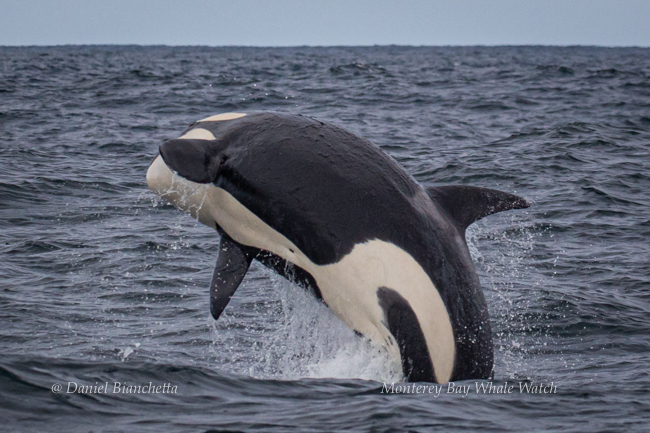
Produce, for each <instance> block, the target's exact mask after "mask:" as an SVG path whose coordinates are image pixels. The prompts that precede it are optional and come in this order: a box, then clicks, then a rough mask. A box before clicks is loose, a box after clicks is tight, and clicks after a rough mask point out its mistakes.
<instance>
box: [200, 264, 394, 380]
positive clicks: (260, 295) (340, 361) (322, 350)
mask: <svg viewBox="0 0 650 433" xmlns="http://www.w3.org/2000/svg"><path fill="white" fill-rule="evenodd" d="M256 268H257V269H254V272H253V273H254V274H255V275H254V276H253V278H252V279H251V280H249V279H248V277H247V281H245V282H244V285H245V286H246V287H242V288H240V291H241V292H249V293H248V294H247V295H246V296H247V297H250V298H251V299H257V301H250V302H248V303H247V304H244V305H242V306H241V310H240V311H232V310H231V313H230V314H224V316H222V317H221V318H220V319H219V322H217V324H216V325H215V333H214V344H213V351H215V352H219V355H218V356H217V358H222V360H224V361H226V360H227V363H225V364H222V366H223V367H224V368H225V369H227V370H230V371H231V372H234V373H237V374H244V375H249V376H252V377H256V378H260V379H279V380H297V379H300V378H328V377H332V378H339V379H352V378H358V379H365V380H376V381H397V380H402V379H403V377H402V369H401V365H400V363H399V360H396V359H391V358H390V357H389V356H388V354H387V352H386V351H385V350H384V349H383V348H382V347H380V346H377V345H375V344H372V343H370V342H369V341H368V340H364V339H363V338H360V337H358V336H357V335H355V334H354V333H353V332H352V331H351V330H350V329H349V328H348V327H347V326H345V325H344V324H343V323H342V322H341V321H340V320H339V319H338V318H337V317H336V316H335V315H334V314H333V313H332V311H331V310H330V309H328V308H327V307H326V306H325V305H324V304H322V303H321V302H318V301H317V300H316V299H315V298H314V297H313V295H311V294H309V293H308V292H306V291H305V290H304V289H302V288H300V287H297V286H295V285H293V284H291V283H289V282H288V281H287V280H285V279H283V278H282V277H280V276H278V275H275V274H273V273H272V272H271V271H268V270H266V269H261V266H258V267H256ZM242 289H243V290H242ZM242 310H243V311H242ZM241 327H243V328H244V332H241V329H238V328H241ZM235 329H238V331H237V337H236V340H235V339H234V336H233V335H228V334H229V333H231V332H232V331H233V330H235ZM233 340H234V341H233Z"/></svg>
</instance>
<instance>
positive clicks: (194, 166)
mask: <svg viewBox="0 0 650 433" xmlns="http://www.w3.org/2000/svg"><path fill="white" fill-rule="evenodd" d="M244 116H246V114H244V113H225V114H219V115H216V116H211V117H208V118H206V119H202V120H199V121H198V122H195V123H193V124H192V125H191V126H190V127H189V128H188V129H187V130H186V131H185V132H184V133H183V134H182V135H181V136H180V137H178V138H176V139H172V140H167V141H165V142H164V143H163V144H162V145H161V146H160V154H159V155H158V156H157V157H156V158H155V159H154V161H153V162H152V163H151V166H150V167H149V169H148V170H147V184H148V185H149V188H150V189H151V190H152V191H153V192H154V193H155V194H156V195H158V196H160V197H161V198H163V199H165V200H166V201H168V202H170V203H171V204H172V205H174V206H175V207H176V208H178V209H180V210H183V211H186V212H189V213H190V214H191V215H192V217H194V218H196V219H198V220H199V221H200V222H202V223H203V224H206V225H207V226H210V227H214V220H213V219H212V217H211V216H210V215H209V213H208V212H207V210H206V206H204V205H205V200H206V196H207V194H208V192H209V189H210V186H211V185H212V183H213V182H214V181H215V180H216V178H217V177H218V175H219V169H220V167H221V165H222V164H223V163H224V162H225V155H224V154H223V151H224V150H225V148H226V147H227V143H224V142H220V141H218V140H217V139H216V138H215V136H214V134H213V133H212V132H211V131H210V126H211V125H214V122H222V121H226V120H233V119H238V118H240V117H244Z"/></svg>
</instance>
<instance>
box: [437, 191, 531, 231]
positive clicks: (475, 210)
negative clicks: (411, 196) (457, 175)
mask: <svg viewBox="0 0 650 433" xmlns="http://www.w3.org/2000/svg"><path fill="white" fill-rule="evenodd" d="M427 194H429V197H431V199H432V200H433V201H434V202H435V203H437V204H438V205H439V206H440V207H441V208H443V209H444V210H445V211H446V212H447V214H448V215H449V216H450V217H451V219H452V220H453V221H454V223H455V225H456V227H457V228H458V230H459V232H460V233H461V234H462V235H463V237H465V229H467V227H468V226H469V225H470V224H472V223H473V222H475V221H478V220H480V219H481V218H483V217H486V216H488V215H492V214H494V213H497V212H501V211H504V210H511V209H525V208H527V207H529V206H530V204H529V203H528V202H527V201H526V200H524V199H523V198H521V197H518V196H516V195H514V194H508V193H507V192H501V191H497V190H495V189H489V188H479V187H475V186H464V185H448V186H437V187H431V188H427Z"/></svg>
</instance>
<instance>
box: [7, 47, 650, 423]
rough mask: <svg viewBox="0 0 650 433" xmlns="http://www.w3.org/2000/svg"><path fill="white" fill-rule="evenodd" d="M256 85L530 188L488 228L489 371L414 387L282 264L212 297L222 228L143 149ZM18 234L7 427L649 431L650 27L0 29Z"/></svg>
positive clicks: (464, 169) (271, 99)
mask: <svg viewBox="0 0 650 433" xmlns="http://www.w3.org/2000/svg"><path fill="white" fill-rule="evenodd" d="M256 110H272V111H278V112H284V113H302V114H305V115H309V116H314V117H316V118H318V119H321V120H325V121H329V122H332V123H335V124H337V125H339V126H342V127H344V128H347V129H349V130H351V131H353V132H354V133H357V134H359V135H361V136H363V137H365V138H367V139H369V140H370V141H372V142H374V143H376V144H377V145H379V146H380V147H381V148H382V149H383V150H384V151H385V152H386V153H388V154H389V155H391V156H392V157H393V158H395V159H396V160H397V161H398V162H399V163H400V164H401V165H402V166H403V167H404V168H405V169H406V171H407V172H408V173H410V174H411V175H413V176H414V177H415V178H416V179H417V180H418V181H419V182H420V183H421V184H423V185H425V186H433V185H446V184H462V185H474V186H482V187H489V188H496V189H500V190H503V191H508V192H513V193H516V194H518V195H521V196H523V197H525V198H526V199H528V200H529V201H530V202H532V204H533V205H532V206H531V207H530V208H529V209H526V210H521V211H512V212H504V213H501V214H498V215H494V216H491V217H488V218H485V219H483V220H481V221H479V222H478V223H477V224H475V225H473V226H471V229H470V230H469V232H468V243H469V245H470V250H471V252H472V255H473V258H474V261H475V263H476V266H477V272H478V274H479V277H480V279H481V283H482V286H483V290H484V292H485V295H486V298H487V301H488V305H489V309H490V314H491V320H492V328H493V332H494V340H495V357H496V359H495V378H494V380H493V381H491V382H492V383H491V384H492V386H493V388H491V389H492V391H491V392H486V391H485V388H481V386H484V387H487V386H489V385H490V383H489V382H490V381H478V382H477V381H466V382H462V383H456V384H455V388H453V389H451V390H450V388H449V387H448V386H445V387H443V388H442V389H439V390H438V391H436V390H435V389H434V390H433V392H431V393H429V391H428V390H429V389H428V388H427V392H420V393H417V392H416V393H413V392H410V391H409V390H407V389H405V388H400V387H401V386H402V385H404V384H402V383H401V380H402V377H401V372H400V371H399V369H395V368H394V363H392V362H391V360H389V359H386V357H385V355H384V354H383V352H382V351H380V350H378V349H377V348H376V347H373V346H371V345H370V344H369V343H367V342H366V341H364V340H362V339H360V338H357V337H356V336H355V335H354V334H353V332H352V331H350V330H349V329H348V328H346V327H345V326H344V325H343V324H342V323H341V322H340V321H339V320H338V319H337V318H336V317H335V316H334V315H333V314H332V313H331V312H330V311H329V310H328V309H327V308H326V307H325V306H324V305H322V304H320V303H318V301H316V300H315V299H314V298H312V297H311V296H309V295H308V294H307V293H305V292H304V290H302V289H301V288H299V287H297V286H293V285H291V284H289V283H287V282H286V281H284V280H283V279H281V278H280V277H278V276H276V275H274V274H273V273H272V272H271V271H269V270H267V269H265V268H263V267H262V266H260V265H258V264H254V265H253V267H252V269H251V271H250V272H249V274H248V275H247V277H246V279H245V280H244V284H243V287H241V288H240V289H239V290H238V291H237V293H236V295H235V297H234V298H233V299H232V301H231V302H230V304H229V305H228V307H227V309H226V310H225V312H224V314H223V316H222V317H221V318H220V319H219V321H217V322H215V321H214V320H213V319H212V318H211V316H210V312H209V299H208V288H209V283H210V279H211V276H212V271H213V268H214V264H215V261H216V258H217V246H218V242H219V239H218V235H217V234H216V233H215V232H214V231H211V230H210V229H209V228H207V227H205V226H202V225H200V224H199V223H198V222H196V221H195V220H193V219H192V218H191V217H190V216H188V215H186V214H183V213H182V212H179V211H177V210H176V209H174V208H173V207H172V206H170V205H169V204H166V203H164V202H161V201H160V200H157V199H156V198H155V197H154V195H153V194H152V193H151V192H150V191H149V190H148V188H147V186H146V182H145V173H146V170H147V168H148V166H149V164H150V163H151V161H152V159H153V158H154V156H155V155H156V154H157V152H158V146H159V145H160V144H161V143H162V142H163V141H164V140H166V139H170V138H175V137H178V136H179V134H180V133H181V132H182V131H183V130H184V129H185V128H186V127H187V126H188V125H189V124H190V123H192V122H193V121H195V120H197V119H201V118H205V117H207V116H210V115H213V114H218V113H223V112H229V111H243V112H247V111H256ZM0 257H1V260H0V419H1V420H2V422H1V423H0V430H2V431H12V432H13V431H66V432H87V431H94V432H98V431H111V432H112V431H144V432H160V431H187V432H201V431H211V432H217V431H246V432H285V431H286V432H289V431H292V432H293V431H304V432H319V431H373V432H389V431H390V432H400V431H431V430H439V431H478V430H480V431H506V432H521V431H567V432H584V431H589V432H600V431H607V432H647V431H648V429H649V428H650V320H649V319H650V49H640V48H594V47H564V48H562V47H556V48H553V47H494V48H489V47H455V48H427V47H419V48H418V47H358V48H354V47H352V48H344V47H331V48H306V47H305V48H236V47H233V48H202V47H175V48H172V47H138V46H133V47H131V46H87V47H74V46H73V47H40V48H39V47H32V48H10V47H0ZM149 383H151V386H150V387H149V388H146V386H148V385H149ZM392 383H394V384H395V385H394V386H395V387H394V388H392V389H393V390H394V391H395V390H400V391H401V392H399V393H398V392H394V393H393V392H390V390H389V387H390V386H391V384H392ZM551 383H552V384H553V387H554V388H553V387H550V384H551ZM385 384H386V385H385ZM541 384H544V387H542V386H541ZM57 385H60V387H61V388H60V389H59V391H58V392H53V389H54V390H55V391H56V389H57ZM102 385H103V386H104V389H103V391H102V389H101V388H100V387H101V386H102ZM129 386H131V388H128V387H129ZM138 386H140V388H139V389H138V388H136V387H138ZM464 386H466V387H468V388H467V392H466V393H465V392H464V391H463V388H462V387H464ZM521 386H524V389H523V392H521V390H520V387H521ZM526 386H528V387H532V386H538V388H537V390H538V391H542V390H545V391H547V392H546V393H543V392H537V393H535V392H532V391H531V390H534V389H533V388H529V391H528V392H527V391H526V389H525V387H526ZM84 387H85V388H84ZM116 387H117V388H116ZM156 387H159V388H156ZM509 387H512V388H509ZM477 388H478V389H477ZM116 389H117V391H119V392H117V391H116ZM145 389H147V390H149V391H150V392H145ZM156 389H158V391H156ZM482 389H483V391H481V390H482ZM508 389H511V391H512V392H509V393H508V392H507V390H508ZM75 390H76V391H77V392H68V391H75ZM126 390H130V391H132V392H126ZM458 390H461V392H460V393H456V392H450V391H458ZM499 390H501V392H498V391H499ZM385 391H389V392H385ZM411 391H412V390H411Z"/></svg>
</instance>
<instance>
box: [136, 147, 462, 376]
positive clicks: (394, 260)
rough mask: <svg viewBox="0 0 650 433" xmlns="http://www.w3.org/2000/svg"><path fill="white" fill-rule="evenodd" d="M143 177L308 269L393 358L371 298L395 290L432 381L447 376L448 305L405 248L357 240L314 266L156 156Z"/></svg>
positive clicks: (349, 320) (346, 317)
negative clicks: (412, 319)
mask: <svg viewBox="0 0 650 433" xmlns="http://www.w3.org/2000/svg"><path fill="white" fill-rule="evenodd" d="M147 183H148V185H149V188H151V190H152V191H153V192H155V193H156V194H158V195H159V196H161V197H162V198H164V199H165V200H168V201H169V202H171V203H172V204H173V205H174V206H176V207H177V208H179V209H181V210H184V211H187V212H189V213H190V214H191V215H192V217H194V218H196V219H198V220H199V221H200V222H201V223H203V224H205V225H207V226H209V227H212V228H215V221H216V223H217V224H219V226H220V227H221V228H222V229H223V230H224V231H225V232H226V233H228V235H229V236H230V237H231V238H232V239H234V240H235V241H237V242H239V243H241V244H244V245H247V246H252V247H255V248H259V249H262V250H266V251H269V252H271V253H273V254H275V255H277V256H280V257H282V258H283V259H285V260H288V261H289V262H291V263H293V264H295V265H296V266H299V267H301V268H302V269H304V270H305V271H307V272H309V273H310V274H311V275H312V276H313V277H314V279H315V280H316V283H317V284H318V287H319V289H320V291H321V294H322V296H323V300H324V301H325V302H326V303H327V305H328V306H329V307H330V308H331V309H332V311H333V312H334V313H335V314H336V315H337V316H338V317H339V318H340V319H341V320H342V321H343V322H344V323H345V324H346V325H347V326H348V327H349V328H351V329H353V330H356V331H358V332H360V333H361V334H363V335H364V336H366V337H367V338H369V339H370V340H371V341H374V342H376V343H379V344H382V345H383V346H385V347H386V349H387V350H388V351H389V352H390V353H391V355H392V356H396V357H397V358H399V357H400V354H399V348H398V347H397V346H396V345H395V344H394V343H392V342H394V338H393V337H392V335H391V334H390V331H389V330H388V328H387V324H386V323H385V319H384V312H383V310H382V308H381V307H380V306H379V303H378V298H377V289H378V288H379V287H387V288H390V289H393V290H395V291H397V292H398V293H399V294H400V295H401V296H402V297H404V299H406V300H407V301H408V303H409V304H410V306H411V308H412V309H413V312H414V313H415V315H416V316H417V319H418V321H419V323H420V327H421V329H422V332H423V334H424V337H425V341H426V344H427V347H428V350H429V355H430V358H431V361H432V363H433V367H434V369H435V373H436V378H437V380H438V382H440V383H445V382H448V381H449V379H450V378H451V374H452V370H453V366H454V356H455V343H454V335H453V330H452V327H451V322H450V319H449V315H448V313H447V309H446V308H445V305H444V303H443V302H442V299H441V297H440V294H439V293H438V291H437V290H436V288H435V286H434V285H433V283H432V281H431V279H430V278H429V276H428V275H427V274H426V272H425V271H424V269H422V267H421V266H420V264H419V263H418V262H417V261H415V259H413V257H412V256H411V255H410V254H408V253H407V252H406V251H404V250H402V249H401V248H399V247H397V246H396V245H394V244H392V243H389V242H384V241H380V240H377V239H374V240H369V241H367V242H364V243H361V244H357V245H355V246H354V248H353V249H352V251H351V252H350V253H349V254H347V255H346V256H345V257H343V258H342V259H341V260H340V261H339V262H337V263H333V264H330V265H322V266H321V265H317V264H315V263H313V262H312V261H311V260H310V259H309V258H308V257H307V256H306V255H305V254H304V253H302V251H300V249H299V248H298V247H297V246H296V245H294V244H293V243H292V242H291V241H290V240H289V239H287V238H286V237H285V236H283V235H282V234H281V233H279V232H277V231H276V230H275V229H273V228H272V227H270V226H269V225H267V224H266V223H265V222H264V221H262V220H261V219H260V218H259V217H257V215H255V214H253V213H252V212H251V211H249V210H248V209H247V208H246V207H245V206H243V205H242V204H241V203H240V202H239V201H237V199H235V198H234V197H233V196H232V195H230V194H229V193H228V192H226V191H225V190H223V189H221V188H218V187H216V186H214V185H213V184H198V183H194V182H191V181H188V180H186V179H184V178H181V177H179V176H178V175H176V174H174V173H173V172H172V171H171V170H170V169H169V167H167V165H166V164H165V162H164V161H163V159H162V157H160V156H158V157H157V158H156V159H155V160H154V162H153V163H152V164H151V167H149V170H148V171H147Z"/></svg>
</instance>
